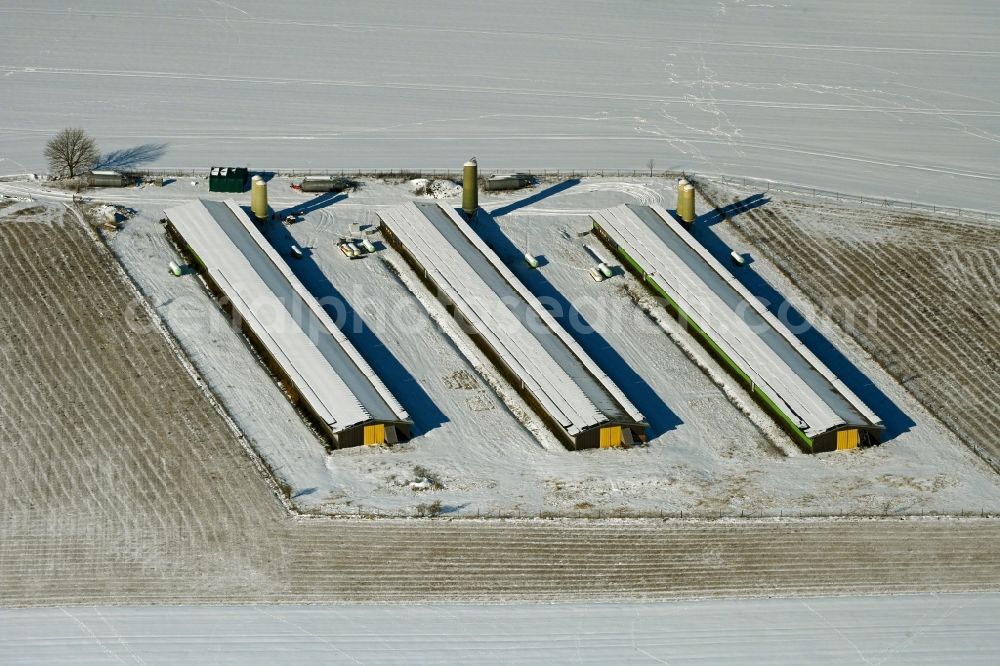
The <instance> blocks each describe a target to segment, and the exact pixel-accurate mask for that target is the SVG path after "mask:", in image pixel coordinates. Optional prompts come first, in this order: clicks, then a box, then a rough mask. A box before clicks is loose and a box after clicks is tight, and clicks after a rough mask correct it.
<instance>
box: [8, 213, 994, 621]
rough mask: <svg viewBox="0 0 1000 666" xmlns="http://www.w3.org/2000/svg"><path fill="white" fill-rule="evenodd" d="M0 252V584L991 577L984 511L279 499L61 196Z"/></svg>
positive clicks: (606, 591)
mask: <svg viewBox="0 0 1000 666" xmlns="http://www.w3.org/2000/svg"><path fill="white" fill-rule="evenodd" d="M0 265H3V266H4V267H5V270H4V271H3V273H2V276H0V302H2V307H0V359H2V363H3V367H4V372H3V373H0V470H3V473H2V477H0V479H2V482H0V515H2V520H0V605H6V606H12V605H13V606H18V605H53V604H75V603H140V602H160V603H180V602H185V603H199V602H216V601H226V602H253V601H265V600H270V601H287V602H292V601H356V600H376V601H404V600H441V601H443V600H489V601H500V600H512V599H528V600H551V599H606V600H611V599H623V598H637V599H664V598H679V597H701V596H747V595H773V594H783V595H796V594H833V593H848V592H850V593H861V594H867V593H877V592H915V591H919V590H933V591H958V590H976V591H984V590H996V589H1000V522H998V521H995V520H989V519H983V520H980V519H964V520H954V519H926V520H920V519H910V520H860V521H858V520H825V521H780V522H779V521H760V522H749V521H748V522H742V521H736V522H728V521H719V522H715V523H712V522H683V521H667V522H659V521H627V522H586V521H576V522H574V521H567V522H548V521H522V522H517V521H513V522H500V521H476V520H464V521H453V522H449V521H443V520H438V521H405V520H375V521H372V520H315V521H306V522H303V521H300V520H296V519H293V518H291V517H290V516H289V515H288V514H286V513H285V511H284V509H283V508H282V507H281V505H280V504H279V502H277V501H276V499H275V497H274V495H273V494H272V492H271V490H270V489H269V487H268V486H267V485H266V484H265V483H264V481H263V479H262V478H261V476H260V475H259V473H258V471H257V469H256V467H255V466H254V465H253V464H252V462H251V460H250V459H249V457H248V456H247V454H246V453H245V452H244V450H243V449H242V448H241V446H240V444H239V443H238V441H237V440H236V438H235V437H234V435H233V434H232V432H231V431H230V430H229V428H228V426H227V425H226V423H225V421H224V419H223V417H222V416H221V415H220V414H218V413H217V412H216V411H214V409H213V408H212V406H211V405H210V404H209V402H208V400H207V399H206V398H205V396H204V395H203V394H202V393H201V390H200V388H199V387H198V386H197V385H196V383H195V382H194V380H193V379H192V378H191V376H190V375H189V374H188V373H187V371H186V370H185V369H184V367H183V366H182V365H181V363H180V362H179V361H178V359H177V358H176V357H175V356H174V354H173V352H172V350H171V349H170V347H169V345H168V344H167V342H166V340H165V339H164V338H163V337H162V335H161V334H160V332H159V331H158V330H157V329H156V328H155V327H154V326H151V325H150V323H151V322H149V320H148V317H147V315H146V314H145V310H144V309H142V308H141V307H137V306H136V305H135V304H134V296H133V293H132V291H131V290H130V288H129V287H128V285H127V284H126V283H125V282H124V280H123V279H122V278H121V277H120V274H119V273H118V272H117V271H118V269H117V265H116V264H115V262H114V260H113V259H112V257H111V255H110V254H109V253H108V252H107V251H106V250H105V249H104V248H103V247H101V246H99V245H98V244H97V243H95V242H94V241H93V240H92V239H91V238H89V237H88V235H87V231H86V230H85V229H84V228H83V227H82V226H81V225H80V224H78V223H77V222H76V221H75V219H74V218H72V217H70V216H64V218H63V219H62V220H59V219H58V216H57V215H55V214H54V213H52V209H49V217H48V218H47V219H45V220H42V219H37V220H35V221H32V218H30V217H28V218H24V217H22V218H18V220H17V221H16V222H11V221H7V220H0Z"/></svg>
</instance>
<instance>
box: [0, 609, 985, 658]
mask: <svg viewBox="0 0 1000 666" xmlns="http://www.w3.org/2000/svg"><path fill="white" fill-rule="evenodd" d="M998 628H1000V595H996V594H975V595H970V594H954V595H932V594H920V595H906V596H895V597H862V598H858V597H833V598H819V599H814V598H809V599H722V600H706V601H694V602H673V603H613V604H579V603H575V604H570V603H567V604H509V605H507V604H505V605H475V604H440V605H435V606H433V607H427V606H415V607H400V606H386V605H377V604H357V605H352V606H350V607H349V608H345V607H344V606H322V605H319V606H316V605H311V606H300V605H289V606H273V605H272V606H259V605H255V606H221V607H198V606H183V607H169V606H167V607H151V608H86V607H84V608H69V609H67V608H51V609H48V608H45V609H41V608H38V609H36V608H27V609H17V610H8V611H5V612H0V662H3V663H4V664H20V663H22V661H21V660H22V659H30V660H31V661H32V662H33V663H34V662H43V663H45V664H46V665H47V666H57V665H60V664H69V665H72V666H81V664H87V665H92V664H94V665H96V664H104V663H109V664H111V663H117V664H165V663H178V664H190V663H196V662H198V663H201V662H205V661H210V662H211V663H212V664H213V665H215V666H223V665H233V666H251V665H253V666H255V665H257V664H261V665H266V666H277V665H282V666H283V665H285V664H287V665H289V666H291V665H292V664H294V665H296V666H298V665H300V664H312V663H323V664H327V663H341V662H352V663H358V664H403V663H419V664H454V663H476V664H511V663H517V664H545V665H548V664H554V663H558V664H564V663H573V664H600V665H602V666H603V665H604V664H609V663H614V664H671V665H677V664H704V663H706V661H709V662H710V663H712V664H720V665H722V666H729V665H731V664H739V665H740V666H746V665H747V664H762V665H767V666H785V665H787V666H800V665H801V664H837V665H841V664H851V663H865V664H909V665H921V664H926V665H928V666H932V665H933V666H938V665H939V664H942V663H952V664H953V663H961V664H965V665H966V666H972V665H973V664H983V665H984V666H992V664H994V662H995V661H996V653H997V650H998V649H1000V634H998V632H997V629H998Z"/></svg>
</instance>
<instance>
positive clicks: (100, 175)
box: [87, 170, 128, 187]
mask: <svg viewBox="0 0 1000 666" xmlns="http://www.w3.org/2000/svg"><path fill="white" fill-rule="evenodd" d="M127 180H128V179H127V178H125V176H123V175H122V174H120V173H118V172H117V171H108V170H102V171H91V172H90V173H88V174H87V185H88V186H90V187H124V186H125V183H126V182H127Z"/></svg>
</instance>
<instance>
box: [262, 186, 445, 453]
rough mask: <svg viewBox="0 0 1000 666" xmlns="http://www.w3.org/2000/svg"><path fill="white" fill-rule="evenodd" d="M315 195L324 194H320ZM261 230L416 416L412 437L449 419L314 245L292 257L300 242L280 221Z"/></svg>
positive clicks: (413, 415)
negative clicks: (330, 273) (345, 292)
mask: <svg viewBox="0 0 1000 666" xmlns="http://www.w3.org/2000/svg"><path fill="white" fill-rule="evenodd" d="M338 197H339V198H338ZM316 198H317V199H321V198H324V197H323V195H321V196H320V197H316ZM340 198H345V199H346V198H347V197H346V195H337V196H335V197H330V198H328V199H326V201H327V203H325V204H324V206H325V205H330V203H333V201H332V200H331V199H336V200H340ZM289 210H292V209H289ZM294 210H301V207H298V206H297V207H295V208H294ZM311 210H315V209H311ZM262 230H263V233H264V236H265V237H266V238H267V240H268V241H269V242H270V243H271V245H272V246H273V247H274V249H275V250H277V251H278V253H279V254H281V255H282V256H284V257H287V258H288V265H289V267H290V268H291V269H292V273H294V274H295V276H296V277H297V278H298V279H299V280H301V281H302V284H303V285H305V287H306V289H308V290H309V293H311V294H312V295H313V296H314V297H315V298H316V299H317V300H318V301H319V302H320V303H321V304H324V305H323V308H324V309H325V310H326V311H327V314H329V315H330V317H331V318H332V319H333V320H334V322H336V323H338V324H341V326H340V328H341V330H342V331H343V333H344V335H345V336H347V339H348V340H350V342H351V343H352V344H353V345H354V346H355V347H356V348H357V349H358V351H359V352H360V353H361V356H362V357H363V358H364V359H365V361H367V362H368V364H369V365H370V366H371V367H372V369H373V370H374V371H375V374H376V375H377V376H378V377H379V378H380V379H381V380H382V381H383V383H384V384H385V385H386V386H387V387H388V388H389V391H391V392H392V394H393V395H395V396H396V398H397V399H398V400H399V401H400V402H401V403H402V405H403V408H404V409H405V410H406V411H407V412H408V413H409V415H410V418H411V419H412V420H413V429H412V433H411V435H412V437H416V436H418V435H422V434H424V433H426V432H428V431H430V430H433V429H434V428H437V427H439V426H441V425H443V424H444V423H446V422H447V421H448V418H447V417H446V416H445V415H444V413H442V412H441V410H440V409H438V407H437V405H435V404H434V401H433V400H431V398H430V396H429V395H427V393H426V391H424V389H423V387H421V386H420V383H419V382H418V381H417V380H416V379H415V378H414V377H413V375H411V374H410V372H409V371H408V370H407V369H406V368H405V367H404V366H403V364H402V363H400V362H399V360H398V359H397V358H396V357H395V356H394V355H393V354H392V352H390V351H389V349H388V348H387V347H386V346H385V345H384V344H383V343H382V341H381V340H380V339H379V338H378V336H377V335H376V334H375V332H374V331H373V330H372V329H371V327H369V326H368V324H366V323H365V321H364V319H363V318H362V317H361V315H360V314H359V313H358V312H357V310H355V309H354V308H353V307H352V306H351V303H349V302H348V301H347V299H345V298H344V297H343V296H342V295H341V293H340V291H339V290H338V289H337V288H336V287H334V285H333V283H331V282H330V280H329V279H328V278H327V277H326V274H325V273H323V270H322V269H321V268H320V266H319V265H318V264H317V263H316V261H315V259H313V252H312V250H311V248H302V250H303V256H302V258H301V259H294V258H291V257H290V253H289V248H290V247H291V246H292V245H293V244H297V241H296V240H295V238H294V237H293V236H292V235H291V233H289V231H288V229H286V228H285V227H284V226H283V225H282V224H281V223H280V222H273V221H272V222H268V223H267V224H265V225H264V226H263V229H262ZM345 261H346V259H345ZM326 303H336V304H337V305H338V306H339V307H340V308H341V310H340V311H339V312H338V311H336V310H335V309H334V308H332V307H330V306H328V305H326Z"/></svg>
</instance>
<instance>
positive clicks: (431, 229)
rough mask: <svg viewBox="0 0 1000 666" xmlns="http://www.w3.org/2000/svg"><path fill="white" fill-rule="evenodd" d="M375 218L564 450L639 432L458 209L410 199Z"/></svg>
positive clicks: (602, 377)
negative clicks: (539, 417) (555, 436)
mask: <svg viewBox="0 0 1000 666" xmlns="http://www.w3.org/2000/svg"><path fill="white" fill-rule="evenodd" d="M379 216H380V218H381V222H382V224H381V227H382V232H383V236H384V237H385V239H386V241H387V242H388V243H389V244H390V245H392V246H393V247H394V248H396V249H397V250H398V251H399V252H400V253H401V254H402V255H403V257H404V258H405V259H406V260H407V262H408V263H409V264H410V265H411V266H412V267H413V269H414V270H415V271H416V272H417V273H418V275H419V276H420V278H421V279H422V280H423V281H424V283H425V284H426V285H427V286H428V288H429V289H431V291H433V292H434V293H435V294H436V295H437V297H438V299H440V300H441V302H442V303H444V305H445V306H446V307H447V309H448V311H449V312H450V313H451V314H452V316H454V317H455V318H456V319H457V320H458V322H459V323H460V324H461V325H462V327H463V329H464V330H465V332H466V333H467V334H468V335H469V336H470V337H471V339H472V340H473V341H474V342H475V343H476V345H477V346H478V347H479V348H480V349H481V350H482V351H483V352H484V353H485V354H486V355H487V356H488V357H489V358H490V359H491V360H492V361H493V362H494V364H495V365H496V366H497V368H498V369H499V370H500V371H501V372H502V373H503V374H504V376H505V377H506V378H507V380H508V381H510V382H511V384H512V385H513V386H514V387H515V388H516V389H517V390H518V392H519V394H520V395H521V396H522V397H523V398H524V399H525V400H526V401H527V402H528V403H529V404H530V405H531V406H532V407H533V408H534V409H535V411H536V412H537V413H538V414H539V416H541V417H542V419H543V420H544V421H545V422H546V423H547V425H549V427H550V428H551V429H552V430H553V432H555V433H556V435H558V436H559V437H560V439H561V440H562V441H563V443H564V444H565V445H566V446H567V447H568V448H570V449H583V448H596V447H601V448H609V447H615V446H622V445H627V444H629V443H631V442H633V441H636V440H644V439H645V431H646V428H647V427H648V424H647V423H646V422H645V420H644V418H643V416H642V414H640V413H639V411H638V410H637V409H636V408H635V407H634V406H633V405H632V403H631V402H629V400H628V398H626V397H625V395H624V394H623V393H622V391H621V390H620V389H619V388H618V387H617V386H615V384H614V383H613V382H612V381H611V379H610V378H609V377H608V376H607V375H606V374H605V373H604V372H603V371H602V370H601V369H600V368H599V367H598V366H597V364H596V363H595V362H594V361H593V360H592V359H591V358H590V357H589V356H588V355H587V354H586V352H584V350H583V349H582V348H581V347H580V345H579V344H577V342H576V341H575V340H574V339H573V338H572V337H571V336H570V335H569V333H568V332H567V331H566V330H565V329H563V328H562V326H560V325H559V323H558V322H557V321H556V320H555V318H553V317H552V315H551V314H549V312H548V311H547V310H546V309H545V308H544V307H542V304H541V303H540V302H539V301H538V299H537V298H535V296H534V295H533V294H532V293H531V292H530V291H528V289H527V287H525V286H524V284H523V283H522V282H521V281H520V280H519V279H518V278H517V277H516V276H515V275H514V274H513V273H512V272H511V271H510V270H509V269H508V268H507V267H506V266H505V265H504V264H503V262H502V261H501V260H500V258H499V257H498V256H497V255H496V254H495V253H494V252H493V251H492V250H491V249H490V248H489V247H487V245H486V244H485V243H484V242H483V240H482V239H481V238H480V237H479V236H478V235H477V234H476V233H475V232H474V231H473V230H472V228H471V227H469V225H468V224H467V223H466V222H465V221H464V220H462V219H461V218H460V217H459V216H458V215H457V214H456V213H455V211H454V210H452V209H450V208H444V207H442V206H440V205H438V204H436V203H428V202H411V203H407V204H404V205H402V206H397V207H394V208H391V209H385V210H380V211H379Z"/></svg>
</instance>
